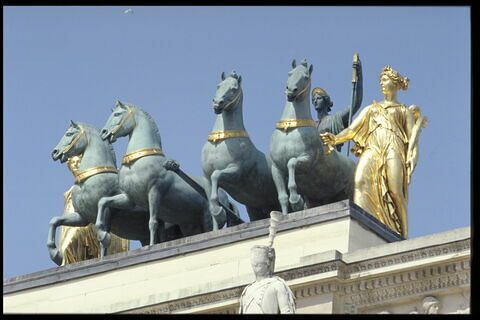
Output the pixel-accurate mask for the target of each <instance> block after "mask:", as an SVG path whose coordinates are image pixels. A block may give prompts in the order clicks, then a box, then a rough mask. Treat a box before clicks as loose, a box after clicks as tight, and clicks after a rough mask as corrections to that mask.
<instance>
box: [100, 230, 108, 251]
mask: <svg viewBox="0 0 480 320" xmlns="http://www.w3.org/2000/svg"><path fill="white" fill-rule="evenodd" d="M98 241H99V242H100V243H101V244H102V245H103V246H104V247H105V248H108V246H110V241H111V237H110V235H109V234H108V232H105V231H101V232H99V233H98Z"/></svg>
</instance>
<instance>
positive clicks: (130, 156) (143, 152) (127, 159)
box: [122, 148, 164, 164]
mask: <svg viewBox="0 0 480 320" xmlns="http://www.w3.org/2000/svg"><path fill="white" fill-rule="evenodd" d="M151 155H160V156H163V155H164V154H163V152H162V150H160V149H156V148H150V149H140V150H137V151H133V152H130V153H127V154H126V155H124V156H123V158H122V164H129V163H131V162H134V161H136V160H138V159H140V158H142V157H146V156H151Z"/></svg>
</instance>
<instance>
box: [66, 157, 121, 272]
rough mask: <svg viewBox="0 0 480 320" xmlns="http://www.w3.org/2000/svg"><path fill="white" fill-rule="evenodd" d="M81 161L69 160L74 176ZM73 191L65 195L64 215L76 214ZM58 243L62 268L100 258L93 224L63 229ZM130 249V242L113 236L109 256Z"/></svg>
mask: <svg viewBox="0 0 480 320" xmlns="http://www.w3.org/2000/svg"><path fill="white" fill-rule="evenodd" d="M80 161H81V156H73V157H71V158H69V159H68V160H67V167H68V169H70V171H71V172H72V173H73V175H74V176H76V174H77V173H78V168H79V167H80ZM72 190H73V186H72V187H71V188H70V189H68V191H67V192H65V194H64V200H65V202H64V214H69V213H71V212H75V209H74V208H73V202H72ZM58 243H59V249H60V252H61V255H62V256H63V260H62V264H61V265H62V266H63V265H66V264H71V263H76V262H79V261H83V260H89V259H93V258H98V257H99V256H100V244H99V243H98V240H97V237H96V232H95V229H94V225H93V224H89V225H88V226H86V227H66V226H63V227H61V228H60V235H59V239H58ZM129 249H130V241H129V240H127V239H122V238H120V237H118V236H116V235H114V234H112V242H111V243H110V246H109V247H108V253H109V254H114V253H117V252H122V251H128V250H129Z"/></svg>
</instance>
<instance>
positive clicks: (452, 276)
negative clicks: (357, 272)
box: [344, 261, 470, 307]
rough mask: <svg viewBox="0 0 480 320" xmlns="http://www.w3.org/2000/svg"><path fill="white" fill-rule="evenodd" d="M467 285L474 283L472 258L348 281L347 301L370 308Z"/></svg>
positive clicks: (346, 289)
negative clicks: (390, 274)
mask: <svg viewBox="0 0 480 320" xmlns="http://www.w3.org/2000/svg"><path fill="white" fill-rule="evenodd" d="M378 284H383V286H382V285H378ZM464 286H470V261H461V262H456V263H452V264H449V265H440V266H433V267H429V268H424V269H422V270H418V271H411V272H407V273H402V274H396V275H392V276H386V277H381V278H376V279H371V280H366V281H365V280H362V281H358V282H355V283H352V284H348V285H345V286H344V289H345V294H346V295H345V302H346V303H349V304H354V305H355V306H357V307H367V306H373V305H377V304H382V303H385V302H389V301H392V300H396V299H400V298H404V297H408V296H414V295H421V294H426V293H430V292H436V291H439V290H444V289H449V288H458V287H464ZM367 289H368V290H367Z"/></svg>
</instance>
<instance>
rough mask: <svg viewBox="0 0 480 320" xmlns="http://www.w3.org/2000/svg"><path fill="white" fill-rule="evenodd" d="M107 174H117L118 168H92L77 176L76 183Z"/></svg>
mask: <svg viewBox="0 0 480 320" xmlns="http://www.w3.org/2000/svg"><path fill="white" fill-rule="evenodd" d="M105 172H113V173H117V172H118V171H117V168H115V167H95V168H90V169H87V170H85V171H82V172H79V173H77V174H76V175H75V183H77V184H78V183H81V182H83V181H85V180H87V179H88V178H90V177H92V176H94V175H96V174H99V173H105Z"/></svg>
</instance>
